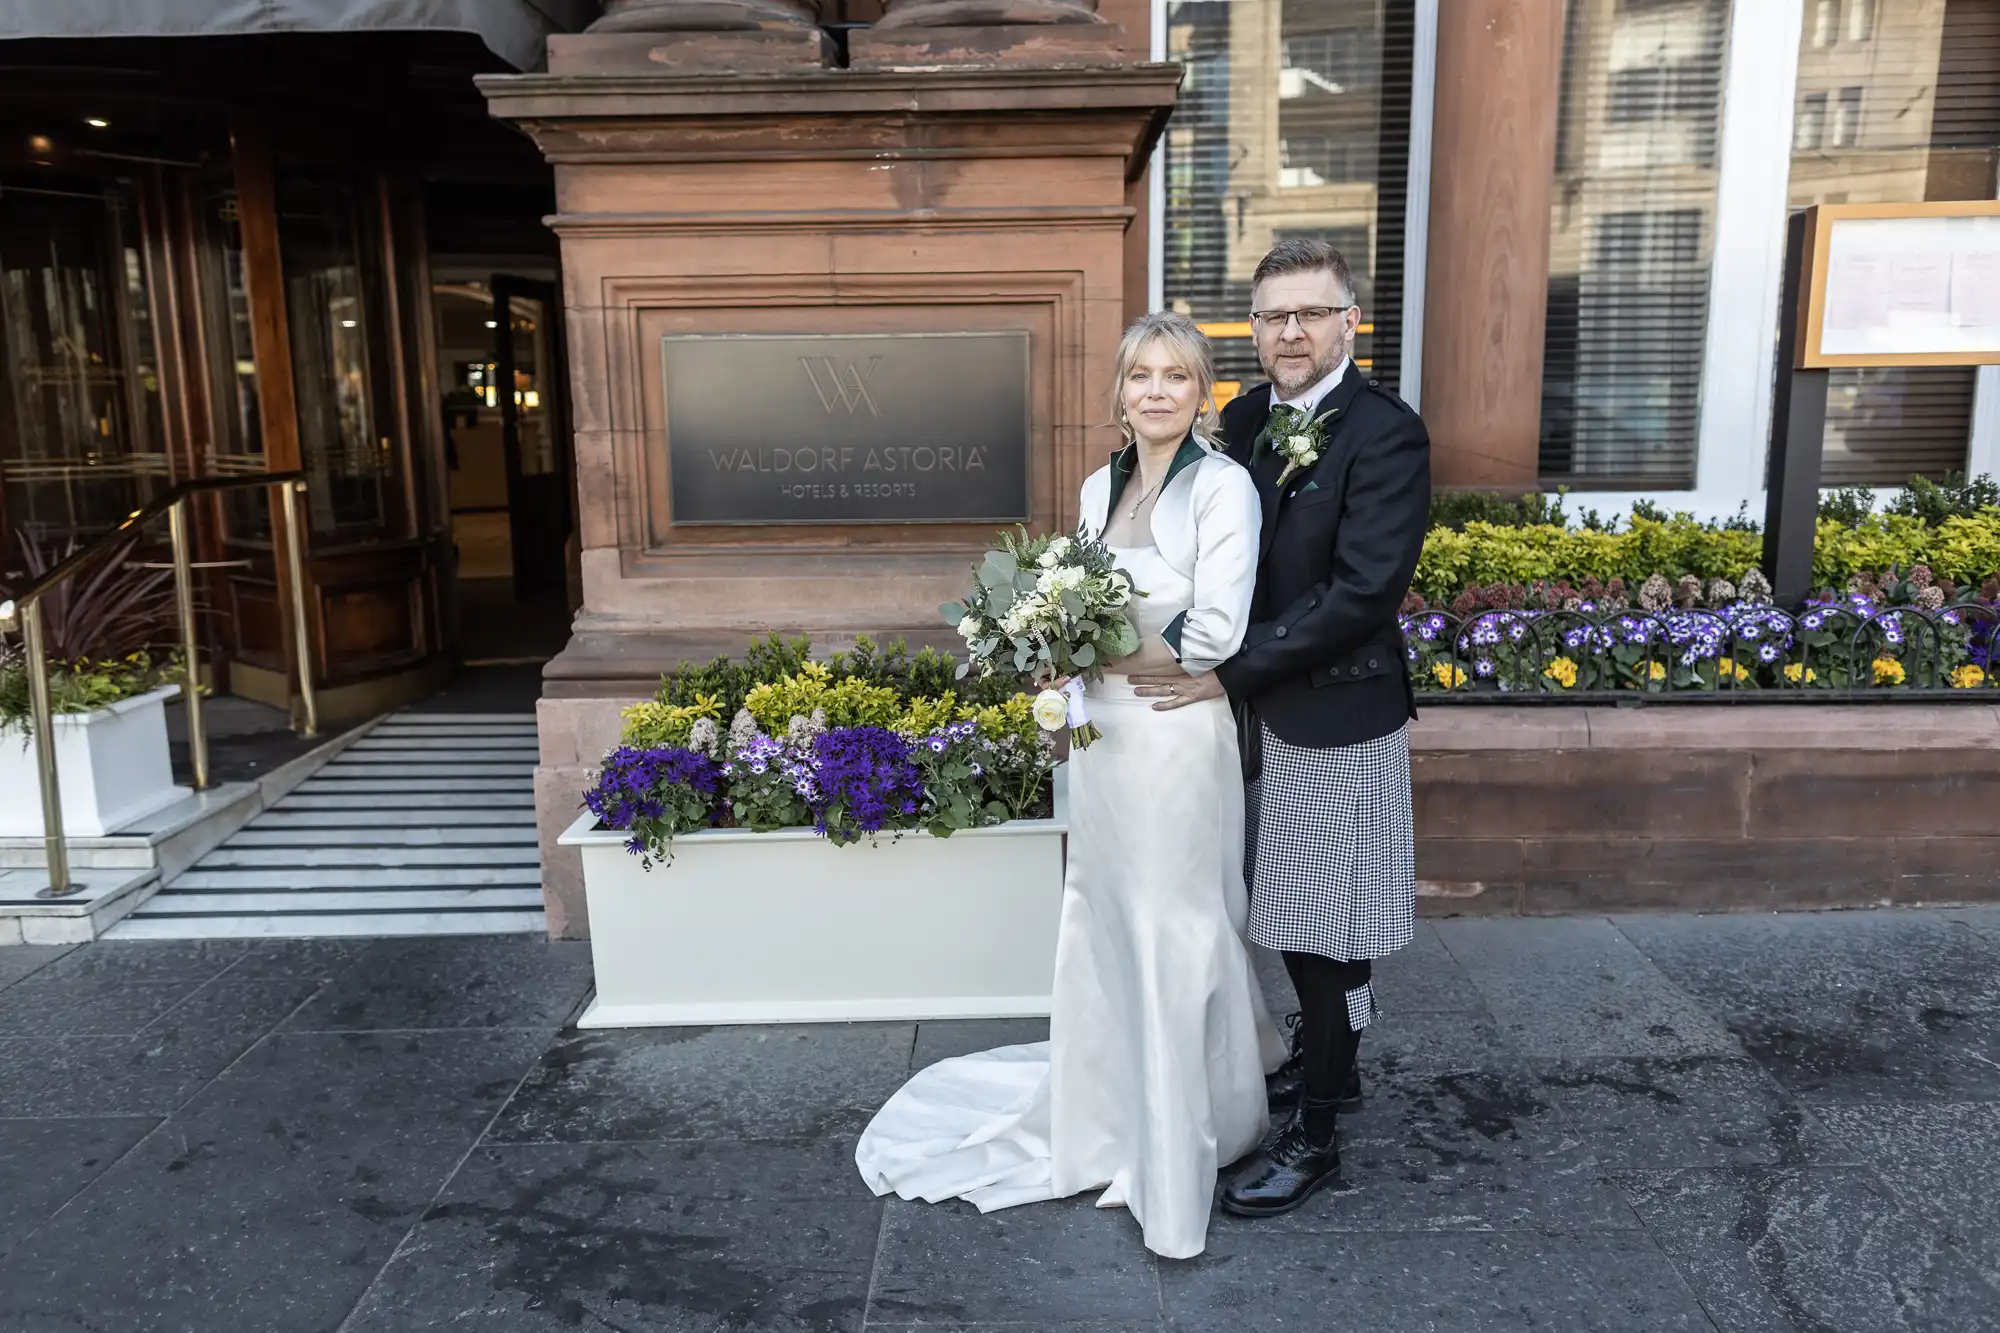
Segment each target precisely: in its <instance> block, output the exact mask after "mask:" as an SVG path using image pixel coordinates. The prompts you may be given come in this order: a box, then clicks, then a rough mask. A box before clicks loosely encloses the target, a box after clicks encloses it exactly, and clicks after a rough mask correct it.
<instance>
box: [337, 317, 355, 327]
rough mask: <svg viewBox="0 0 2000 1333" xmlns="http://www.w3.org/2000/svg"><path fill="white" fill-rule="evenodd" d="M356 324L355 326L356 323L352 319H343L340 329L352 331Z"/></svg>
mask: <svg viewBox="0 0 2000 1333" xmlns="http://www.w3.org/2000/svg"><path fill="white" fill-rule="evenodd" d="M354 324H355V321H353V320H351V319H343V320H341V321H340V327H341V328H343V329H351V328H353V327H354Z"/></svg>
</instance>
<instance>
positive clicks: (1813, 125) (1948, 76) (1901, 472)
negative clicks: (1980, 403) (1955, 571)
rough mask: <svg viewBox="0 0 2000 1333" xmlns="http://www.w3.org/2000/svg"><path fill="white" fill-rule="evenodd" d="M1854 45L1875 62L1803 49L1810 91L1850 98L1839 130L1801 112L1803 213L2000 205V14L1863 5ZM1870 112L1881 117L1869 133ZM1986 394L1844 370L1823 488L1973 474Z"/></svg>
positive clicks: (1968, 377)
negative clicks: (1972, 445)
mask: <svg viewBox="0 0 2000 1333" xmlns="http://www.w3.org/2000/svg"><path fill="white" fill-rule="evenodd" d="M1860 10H1866V11H1867V12H1866V13H1865V14H1863V15H1861V17H1859V18H1857V17H1856V13H1857V11H1860ZM1845 34H1846V36H1848V37H1850V38H1857V39H1858V38H1861V37H1865V38H1866V40H1868V42H1869V43H1870V46H1869V49H1868V51H1867V52H1866V53H1865V56H1863V58H1861V59H1857V57H1856V53H1852V52H1848V51H1846V50H1841V51H1836V52H1828V51H1824V50H1821V49H1819V47H1820V43H1819V42H1818V41H1817V40H1816V32H1814V31H1812V30H1809V31H1808V32H1807V34H1806V40H1805V41H1804V42H1803V43H1802V45H1801V49H1800V52H1799V82H1800V83H1801V84H1802V85H1806V84H1813V85H1817V86H1820V87H1825V86H1827V85H1828V84H1829V83H1832V82H1834V81H1835V80H1839V81H1840V83H1841V84H1842V85H1843V86H1842V87H1841V88H1840V91H1839V94H1838V96H1837V97H1836V98H1835V99H1834V102H1833V106H1832V113H1831V118H1830V119H1829V114H1828V98H1827V95H1826V94H1824V93H1819V94H1815V95H1814V96H1811V97H1806V98H1802V99H1800V101H1799V104H1798V118H1797V120H1796V122H1795V123H1794V125H1793V133H1792V146H1793V152H1792V163H1791V183H1790V188H1789V191H1788V194H1789V201H1790V203H1791V206H1792V207H1794V208H1804V207H1807V206H1809V205H1812V204H1821V203H1851V204H1873V203H1904V202H1909V201H1911V200H1928V199H1991V198H1993V197H1994V194H1995V185H1996V163H2000V97H1996V96H1995V95H1994V89H1995V88H1996V87H2000V6H1995V5H1992V4H1969V3H1966V2H1965V0H1911V2H1910V3H1905V4H1897V5H1885V6H1882V7H1881V8H1880V9H1879V11H1878V10H1877V9H1876V7H1875V6H1873V5H1869V4H1864V3H1862V2H1861V0H1849V7H1848V10H1847V26H1846V29H1845ZM1850 80H1858V81H1856V82H1850ZM1864 107H1872V108H1874V111H1873V112H1872V114H1871V115H1870V116H1869V118H1868V120H1867V122H1866V123H1865V126H1864V122H1863V119H1862V111H1863V108H1864ZM1974 382H1975V372H1974V371H1973V370H1971V369H1969V368H1959V367H1943V368H1928V367H1923V368H1918V367H1911V368H1905V367H1901V366H1888V367H1880V368H1870V369H1865V370H1863V369H1853V370H1836V371H1833V372H1832V376H1831V381H1830V383H1829V385H1828V396H1827V412H1826V451H1825V455H1824V461H1823V463H1822V465H1821V473H1820V479H1821V481H1822V482H1823V483H1824V484H1826V485H1828V486H1895V485H1901V484H1903V483H1904V482H1907V481H1908V480H1909V479H1910V478H1911V477H1912V476H1913V475H1923V476H1929V477H1933V478H1935V477H1941V476H1942V475H1944V474H1945V473H1947V472H1952V471H1957V470H1960V469H1963V468H1964V467H1965V465H1966V454H1967V445H1968V444H1969V442H1970V438H1971V431H1972V407H1973V386H1974Z"/></svg>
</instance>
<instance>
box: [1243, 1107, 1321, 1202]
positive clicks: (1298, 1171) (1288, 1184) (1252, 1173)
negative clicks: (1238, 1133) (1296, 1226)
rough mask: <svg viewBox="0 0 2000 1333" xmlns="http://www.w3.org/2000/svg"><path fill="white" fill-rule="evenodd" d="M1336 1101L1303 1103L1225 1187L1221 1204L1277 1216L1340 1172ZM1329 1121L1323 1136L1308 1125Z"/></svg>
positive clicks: (1302, 1200)
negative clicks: (1319, 1137) (1310, 1130)
mask: <svg viewBox="0 0 2000 1333" xmlns="http://www.w3.org/2000/svg"><path fill="white" fill-rule="evenodd" d="M1337 1105H1338V1103H1334V1102H1303V1103H1301V1104H1300V1106H1299V1109H1298V1111H1297V1112H1296V1113H1295V1114H1294V1115H1293V1116H1292V1119H1291V1121H1290V1123H1288V1124H1287V1125H1286V1126H1285V1127H1284V1128H1283V1129H1281V1130H1279V1131H1278V1132H1277V1133H1276V1134H1275V1135H1273V1136H1272V1138H1271V1141H1270V1142H1269V1143H1266V1144H1265V1145H1264V1146H1263V1147H1262V1148H1261V1149H1259V1150H1258V1151H1257V1152H1256V1153H1254V1154H1252V1155H1251V1157H1250V1160H1249V1161H1247V1162H1245V1163H1244V1164H1243V1166H1242V1168H1241V1169H1240V1170H1238V1171H1237V1172H1236V1173H1235V1174H1234V1175H1233V1176H1231V1177H1230V1179H1229V1182H1228V1183H1227V1184H1226V1185H1224V1186H1223V1187H1222V1207H1223V1210H1224V1211H1226V1212H1231V1213H1235V1214H1236V1215H1237V1216H1238V1217H1275V1216H1277V1215H1278V1214H1280V1213H1289V1212H1291V1211H1292V1209H1294V1208H1297V1207H1298V1206H1299V1205H1300V1204H1302V1203H1304V1202H1305V1201H1306V1200H1307V1199H1310V1198H1311V1197H1312V1195H1313V1191H1314V1190H1317V1189H1318V1188H1319V1187H1320V1186H1321V1185H1324V1184H1325V1183H1326V1182H1327V1181H1329V1180H1333V1179H1336V1178H1338V1177H1339V1175H1340V1140H1339V1136H1338V1135H1337V1134H1336V1133H1335V1132H1334V1130H1333V1128H1332V1126H1333V1121H1334V1115H1335V1110H1334V1108H1335V1107H1336V1106H1337ZM1308 1119H1310V1120H1312V1121H1314V1122H1317V1123H1320V1124H1324V1125H1325V1126H1326V1127H1327V1128H1326V1131H1325V1138H1324V1140H1323V1141H1322V1140H1320V1139H1318V1138H1316V1137H1315V1136H1314V1135H1313V1134H1311V1133H1309V1132H1308V1131H1307V1129H1306V1125H1307V1122H1308Z"/></svg>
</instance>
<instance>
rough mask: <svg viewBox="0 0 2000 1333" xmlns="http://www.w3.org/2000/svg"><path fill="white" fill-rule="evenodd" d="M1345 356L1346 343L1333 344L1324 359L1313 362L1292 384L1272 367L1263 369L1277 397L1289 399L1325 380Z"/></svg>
mask: <svg viewBox="0 0 2000 1333" xmlns="http://www.w3.org/2000/svg"><path fill="white" fill-rule="evenodd" d="M1281 350H1282V349H1281ZM1346 355H1347V345H1346V343H1345V342H1337V343H1335V344H1334V345H1333V346H1332V348H1330V349H1329V350H1328V351H1327V354H1326V355H1325V356H1324V357H1321V358H1320V359H1319V360H1317V361H1315V362H1313V364H1312V367H1311V369H1309V370H1307V371H1305V372H1304V373H1303V374H1302V375H1300V376H1299V378H1298V380H1297V382H1292V381H1290V380H1287V379H1285V378H1284V377H1283V376H1282V375H1280V374H1279V373H1278V372H1277V371H1276V370H1274V369H1273V368H1272V367H1270V366H1268V365H1267V366H1265V367H1264V373H1265V374H1267V375H1269V376H1270V377H1271V383H1272V384H1273V385H1275V386H1277V390H1278V397H1280V398H1290V397H1291V396H1292V395H1294V394H1297V393H1303V392H1304V391H1305V390H1307V389H1310V388H1311V387H1312V386H1313V385H1315V384H1317V383H1319V382H1320V381H1321V380H1323V379H1325V378H1326V377H1327V376H1328V375H1330V374H1332V373H1333V368H1334V367H1335V366H1337V365H1339V364H1340V362H1341V358H1342V357H1344V356H1346ZM1273 359H1274V360H1275V359H1276V358H1275V357H1274V358H1273Z"/></svg>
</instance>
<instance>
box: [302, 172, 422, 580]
mask: <svg viewBox="0 0 2000 1333" xmlns="http://www.w3.org/2000/svg"><path fill="white" fill-rule="evenodd" d="M369 198H370V194H369V191H368V187H367V185H366V183H365V182H363V181H361V180H359V179H354V180H349V179H345V178H338V177H335V178H329V179H312V178H301V177H296V176H290V175H286V174H283V173H281V174H280V175H279V178H278V248H279V251H280V254H281V256H282V259H283V262H284V273H285V317H286V322H287V323H288V325H289V326H290V331H291V351H292V381H293V384H294V386H295V389H296V392H297V395H298V413H299V457H300V463H301V465H302V466H303V467H304V469H305V471H306V474H307V475H306V500H307V507H308V509H309V511H310V513H311V529H312V532H313V533H314V534H315V535H316V536H325V537H330V538H333V539H335V540H337V541H365V540H368V539H370V538H375V537H381V536H391V535H396V534H395V533H394V532H393V531H392V529H393V528H395V527H397V526H398V522H397V520H398V515H397V514H396V513H395V509H394V504H393V501H394V499H395V497H396V494H397V491H396V481H395V476H394V468H395V453H394V449H393V447H392V442H391V440H390V438H389V433H388V426H387V421H386V414H385V413H384V412H383V410H382V407H381V404H380V403H379V402H378V395H379V394H380V393H381V391H382V388H383V386H384V385H385V383H386V381H387V378H388V364H387V358H386V355H385V353H384V346H385V344H384V343H383V336H384V332H385V331H384V329H383V328H382V326H381V320H382V315H381V312H380V310H379V309H378V308H377V302H378V299H379V294H380V293H381V291H382V289H383V288H382V274H381V263H380V255H379V251H378V249H377V247H376V245H375V234H374V229H373V228H372V227H371V226H370V225H369V223H368V219H369V218H371V217H372V216H373V213H372V210H370V209H368V207H367V200H368V199H369Z"/></svg>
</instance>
